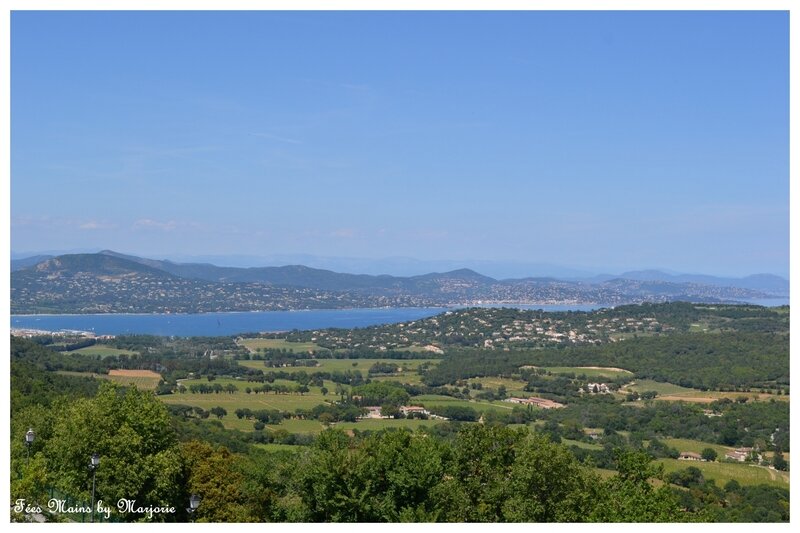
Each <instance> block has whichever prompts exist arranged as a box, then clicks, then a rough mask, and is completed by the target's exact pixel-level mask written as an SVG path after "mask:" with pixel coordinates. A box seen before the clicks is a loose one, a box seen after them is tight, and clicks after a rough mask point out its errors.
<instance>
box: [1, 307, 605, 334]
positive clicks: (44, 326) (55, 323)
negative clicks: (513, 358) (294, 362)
mask: <svg viewBox="0 0 800 533" xmlns="http://www.w3.org/2000/svg"><path fill="white" fill-rule="evenodd" d="M516 307H520V308H524V309H545V310H548V311H566V310H576V311H577V310H580V311H589V310H591V309H595V308H597V306H595V307H592V306H581V305H575V306H564V305H551V306H547V305H532V306H516ZM447 310H448V308H446V307H397V308H373V309H324V310H313V311H260V312H250V313H202V314H146V315H145V314H141V315H140V314H99V315H12V316H11V327H12V328H20V329H40V330H45V331H65V330H67V331H69V330H72V331H90V332H93V333H95V334H97V335H124V334H132V333H138V334H149V335H165V336H176V337H193V336H214V335H237V334H239V333H255V332H262V331H270V332H274V331H290V330H293V329H300V330H304V329H321V328H357V327H365V326H373V325H376V324H394V323H398V322H406V321H408V320H417V319H420V318H426V317H429V316H433V315H437V314H439V313H443V312H445V311H447Z"/></svg>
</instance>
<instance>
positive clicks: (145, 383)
mask: <svg viewBox="0 0 800 533" xmlns="http://www.w3.org/2000/svg"><path fill="white" fill-rule="evenodd" d="M57 373H58V374H63V375H65V376H85V377H94V378H97V379H107V380H109V381H113V382H115V383H119V384H120V385H134V386H136V388H138V389H141V390H154V389H155V388H156V387H157V386H158V382H159V381H161V375H160V374H157V373H156V372H152V371H150V370H110V371H109V373H108V374H94V373H92V372H68V371H58V372H57Z"/></svg>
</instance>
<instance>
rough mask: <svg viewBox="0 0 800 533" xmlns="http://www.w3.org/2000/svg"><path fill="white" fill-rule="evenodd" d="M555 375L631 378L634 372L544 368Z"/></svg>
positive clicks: (584, 368)
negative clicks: (572, 374) (570, 374)
mask: <svg viewBox="0 0 800 533" xmlns="http://www.w3.org/2000/svg"><path fill="white" fill-rule="evenodd" d="M542 368H544V369H545V370H548V371H549V372H552V373H553V374H568V373H574V374H575V375H576V376H579V375H581V374H583V375H585V376H586V377H587V378H603V377H605V378H615V377H618V376H631V375H633V372H631V371H629V370H624V369H622V368H614V367H600V366H546V367H542Z"/></svg>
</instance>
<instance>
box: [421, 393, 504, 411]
mask: <svg viewBox="0 0 800 533" xmlns="http://www.w3.org/2000/svg"><path fill="white" fill-rule="evenodd" d="M409 404H411V405H422V406H423V407H427V408H431V407H445V406H448V405H458V406H464V407H471V408H472V409H475V410H476V411H478V412H479V413H483V412H486V411H510V410H511V409H513V408H514V406H513V405H512V404H510V403H503V402H495V403H489V402H483V401H476V400H472V401H470V400H460V399H458V398H453V397H451V396H440V395H437V394H422V395H420V396H414V397H413V398H411V400H409Z"/></svg>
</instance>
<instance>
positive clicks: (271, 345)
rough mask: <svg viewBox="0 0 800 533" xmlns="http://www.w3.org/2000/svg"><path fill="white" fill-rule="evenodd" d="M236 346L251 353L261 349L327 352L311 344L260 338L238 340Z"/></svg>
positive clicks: (325, 349)
mask: <svg viewBox="0 0 800 533" xmlns="http://www.w3.org/2000/svg"><path fill="white" fill-rule="evenodd" d="M236 344H238V345H240V346H244V347H245V348H247V349H248V350H249V351H250V352H251V353H254V352H256V351H257V350H260V349H262V348H267V349H270V350H287V351H292V352H295V353H306V352H312V351H315V352H318V351H327V348H323V347H322V346H320V345H318V344H316V343H313V342H289V341H287V340H286V339H261V338H247V339H245V338H239V339H236Z"/></svg>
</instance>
